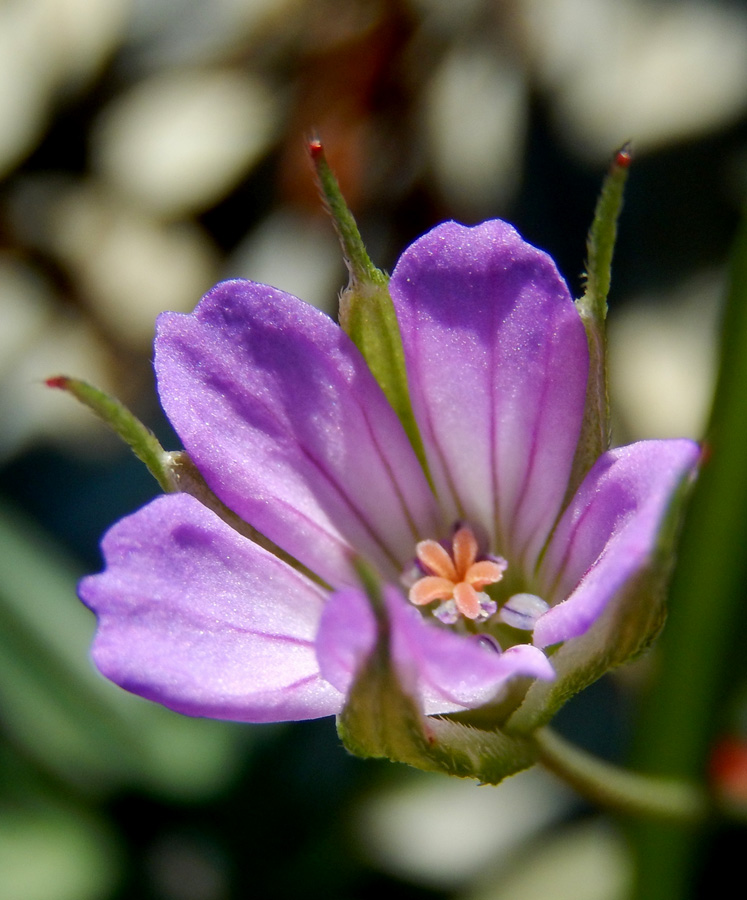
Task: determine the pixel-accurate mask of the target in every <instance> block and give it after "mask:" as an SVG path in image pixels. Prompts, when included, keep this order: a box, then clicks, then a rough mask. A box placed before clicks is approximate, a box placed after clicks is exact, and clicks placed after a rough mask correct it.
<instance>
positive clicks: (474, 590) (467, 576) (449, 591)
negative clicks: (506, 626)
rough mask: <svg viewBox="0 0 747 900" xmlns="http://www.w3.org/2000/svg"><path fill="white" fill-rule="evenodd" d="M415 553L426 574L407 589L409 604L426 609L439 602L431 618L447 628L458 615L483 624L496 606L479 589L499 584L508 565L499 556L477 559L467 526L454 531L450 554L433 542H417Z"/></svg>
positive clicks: (472, 537) (473, 540)
mask: <svg viewBox="0 0 747 900" xmlns="http://www.w3.org/2000/svg"><path fill="white" fill-rule="evenodd" d="M415 552H416V555H417V558H418V561H419V563H420V565H421V566H422V568H423V570H424V571H425V572H426V574H425V575H424V576H423V577H422V578H420V579H419V580H418V581H416V582H415V584H413V585H412V587H411V588H410V594H409V596H410V602H411V603H414V604H415V605H416V606H426V605H427V604H429V603H433V602H434V601H436V600H440V601H442V602H441V605H440V606H439V607H438V608H437V609H436V610H434V615H436V616H437V617H438V618H439V619H440V620H441V621H442V622H444V623H446V624H449V625H452V624H454V623H455V622H456V621H457V620H458V618H459V616H460V615H462V616H464V617H465V618H467V619H472V620H473V621H484V620H485V619H487V618H489V617H490V616H492V615H493V614H494V613H495V611H496V609H497V606H496V603H495V601H494V600H492V599H491V598H490V597H489V596H488V595H487V594H486V593H485V591H483V588H485V587H487V586H488V585H489V584H496V583H497V582H499V581H500V580H501V579H502V578H503V573H504V572H505V570H506V567H507V565H508V564H507V562H506V560H505V559H502V558H500V557H497V558H494V559H478V558H477V556H478V553H479V546H478V543H477V538H476V537H475V535H474V532H473V531H472V529H471V528H470V527H469V526H467V525H462V526H461V527H460V528H459V529H458V530H457V532H456V533H455V535H454V537H453V539H452V542H451V553H449V551H447V550H446V548H445V547H443V546H442V545H441V544H439V543H438V541H433V540H426V541H420V542H419V543H418V545H417V547H416V548H415Z"/></svg>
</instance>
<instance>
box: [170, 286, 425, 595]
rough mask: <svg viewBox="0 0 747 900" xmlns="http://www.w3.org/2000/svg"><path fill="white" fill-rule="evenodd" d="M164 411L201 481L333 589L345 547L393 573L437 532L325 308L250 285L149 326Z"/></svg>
mask: <svg viewBox="0 0 747 900" xmlns="http://www.w3.org/2000/svg"><path fill="white" fill-rule="evenodd" d="M155 365H156V372H157V375H158V386H159V392H160V395H161V401H162V403H163V406H164V409H165V410H166V413H167V414H168V416H169V418H170V419H171V421H172V423H173V424H174V427H175V428H176V430H177V432H178V434H179V436H180V437H181V439H182V441H183V442H184V446H185V448H186V450H187V451H188V452H189V454H190V456H191V457H192V458H193V459H194V461H195V462H196V463H197V465H198V467H199V469H200V471H201V472H202V474H203V476H204V477H205V479H206V481H207V483H208V484H209V486H210V487H211V488H212V490H213V491H214V492H215V493H216V494H217V495H218V496H219V497H220V499H221V500H223V502H224V503H226V504H227V505H228V506H229V507H231V509H233V510H234V511H235V512H237V513H238V514H239V515H240V516H241V517H242V518H244V519H245V520H246V521H247V522H250V523H251V524H252V525H253V526H254V527H256V528H257V529H259V531H261V532H263V533H264V534H265V535H267V536H268V537H269V538H270V539H271V540H273V541H274V542H275V543H277V544H278V545H279V546H281V547H282V548H283V549H285V550H286V551H288V552H289V553H290V554H292V555H293V556H295V557H296V558H297V559H299V560H300V561H301V562H303V563H304V564H305V565H306V566H308V567H309V568H310V569H311V570H312V571H314V572H316V573H317V574H319V575H320V576H321V577H322V578H324V579H325V580H327V581H328V582H329V583H330V584H332V585H334V586H339V585H341V584H344V583H346V582H350V581H351V580H352V574H351V569H350V565H349V559H350V548H351V547H352V548H355V551H356V552H357V553H359V554H361V555H363V556H365V557H366V558H367V559H368V560H369V561H371V562H372V563H373V564H375V565H376V567H377V568H378V569H379V571H381V572H383V573H386V574H388V575H389V576H394V575H395V573H398V572H399V570H400V569H401V567H402V565H403V564H404V563H405V562H406V561H407V560H408V559H409V558H410V557H411V556H412V552H413V547H414V545H415V541H416V540H417V539H418V538H419V537H425V536H430V535H431V534H432V533H433V532H434V531H435V530H436V528H437V525H436V521H437V519H436V511H435V503H434V500H433V497H432V495H431V492H430V489H429V487H428V484H427V481H426V479H425V476H424V475H423V472H422V470H421V467H420V465H419V463H418V462H417V458H416V457H415V454H414V452H413V451H412V448H411V446H410V444H409V441H408V439H407V437H406V435H405V432H404V430H403V428H402V427H401V425H400V423H399V420H398V419H397V416H396V415H395V413H394V411H393V410H392V408H391V406H390V405H389V404H388V402H387V401H386V399H385V397H384V395H383V393H382V392H381V390H380V388H379V386H378V385H377V384H376V382H375V381H374V378H373V376H372V375H371V373H370V371H369V370H368V368H367V366H366V364H365V362H364V361H363V358H362V357H361V355H360V354H359V352H358V350H357V348H356V347H355V346H354V345H353V344H352V342H351V341H350V340H349V339H348V337H347V336H346V335H345V334H344V333H343V332H342V331H341V329H340V328H339V327H338V326H337V325H336V324H335V323H334V322H333V321H332V320H331V319H330V318H329V317H328V316H326V315H324V314H323V313H321V312H320V311H319V310H317V309H315V308H313V307H312V306H309V305H308V304H306V303H304V302H303V301H301V300H298V299H297V298H296V297H292V296H290V295H289V294H285V293H283V292H281V291H277V290H275V289H274V288H270V287H266V286H264V285H260V284H254V283H252V282H248V281H230V282H224V283H222V284H219V285H217V287H215V288H213V290H211V291H210V292H209V293H208V294H207V295H206V296H205V297H204V298H203V300H202V302H201V303H200V305H199V306H198V307H197V309H196V310H195V312H194V314H193V315H180V314H177V313H164V314H163V315H162V316H161V317H160V318H159V321H158V336H157V339H156V361H155Z"/></svg>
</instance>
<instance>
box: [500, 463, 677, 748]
mask: <svg viewBox="0 0 747 900" xmlns="http://www.w3.org/2000/svg"><path fill="white" fill-rule="evenodd" d="M692 486H693V478H692V476H691V475H690V474H688V475H686V476H684V477H683V478H682V480H681V482H680V484H679V485H678V488H677V490H676V491H675V492H674V494H673V496H672V499H671V500H670V501H669V505H668V507H667V510H666V513H665V515H664V517H663V519H662V523H661V526H660V528H659V534H658V537H657V542H656V546H655V548H654V550H653V552H652V555H651V557H650V559H649V562H648V565H646V566H645V567H644V568H643V569H642V570H641V571H640V572H639V573H638V575H637V576H636V577H635V578H633V579H632V580H631V581H630V582H628V584H627V585H626V586H625V587H624V589H623V590H622V592H621V593H620V594H619V595H618V596H617V597H616V598H615V599H614V600H613V601H612V602H611V603H610V604H609V605H608V606H607V608H606V609H605V610H604V612H603V613H602V615H601V616H600V617H599V618H598V619H597V621H596V622H595V623H594V624H593V625H592V627H591V628H590V629H589V630H588V631H587V632H586V633H585V634H582V635H580V636H579V637H575V638H573V639H572V640H569V641H566V642H565V643H564V644H562V645H560V646H559V647H558V649H557V650H556V651H555V652H554V653H552V654H551V656H550V661H551V662H552V665H553V668H554V669H555V672H556V676H557V677H556V678H555V680H554V681H539V680H538V681H535V682H533V683H532V685H531V687H530V688H529V690H528V691H527V693H526V696H525V698H524V701H523V703H522V704H521V706H520V707H519V708H518V709H517V710H516V712H515V713H513V715H512V716H511V717H510V718H509V720H508V721H507V723H506V725H505V726H504V727H505V730H506V731H507V732H509V733H510V734H512V735H519V734H521V735H527V734H530V733H532V732H533V731H535V730H536V729H537V728H540V727H542V726H544V725H546V724H547V723H548V722H549V721H550V719H551V718H552V717H553V716H554V715H555V713H556V712H557V711H558V710H559V709H560V707H561V706H563V705H564V704H565V703H566V702H567V701H568V700H570V699H571V697H573V696H574V695H575V694H577V693H579V691H582V690H583V689H584V688H586V687H588V686H589V685H590V684H592V683H593V682H594V681H596V680H597V679H598V678H601V676H602V675H604V674H605V673H606V672H608V671H610V670H611V669H614V668H616V667H617V666H620V665H622V664H623V663H626V662H629V661H630V660H631V659H634V658H635V657H636V656H639V655H640V654H641V653H643V652H644V651H645V650H646V649H647V648H648V647H649V646H650V645H651V644H652V642H653V641H654V639H655V638H656V637H657V635H658V634H659V632H660V631H661V629H662V627H663V625H664V621H665V619H666V596H667V588H668V585H669V580H670V577H671V574H672V570H673V568H674V563H675V558H676V546H677V538H678V535H679V531H680V526H681V523H682V519H683V513H684V509H685V504H686V502H687V499H688V497H689V495H690V492H691V490H692Z"/></svg>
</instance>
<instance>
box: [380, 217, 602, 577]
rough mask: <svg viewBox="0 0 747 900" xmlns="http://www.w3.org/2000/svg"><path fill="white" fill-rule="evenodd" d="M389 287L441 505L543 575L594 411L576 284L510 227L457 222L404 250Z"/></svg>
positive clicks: (493, 547) (512, 558)
mask: <svg viewBox="0 0 747 900" xmlns="http://www.w3.org/2000/svg"><path fill="white" fill-rule="evenodd" d="M390 291H391V294H392V299H393V301H394V304H395V307H396V310H397V316H398V318H399V322H400V327H401V330H402V340H403V343H404V350H405V359H406V363H407V372H408V378H409V383H410V390H411V395H412V402H413V409H414V412H415V417H416V419H417V421H418V424H419V426H420V431H421V435H422V437H423V442H424V444H425V447H426V452H427V455H428V463H429V465H430V468H431V473H432V475H433V479H434V483H435V486H436V490H437V493H438V495H439V497H440V498H441V499H442V501H443V502H444V504H446V505H447V506H448V507H449V512H450V514H451V516H452V518H453V519H458V518H464V519H466V520H467V521H468V522H470V523H471V524H473V525H475V524H479V525H481V526H482V527H483V528H484V529H486V530H487V533H488V536H489V537H490V539H491V545H492V547H491V549H494V550H497V551H498V552H500V553H501V554H502V555H503V556H506V557H508V558H510V559H511V560H512V562H513V563H514V564H516V563H517V562H521V563H522V564H523V565H524V566H525V567H526V568H531V566H532V564H533V561H534V559H535V558H536V555H537V554H538V553H539V550H540V549H541V548H542V546H543V544H544V542H545V540H546V538H547V535H548V533H549V531H550V528H551V527H552V525H553V522H554V520H555V518H556V517H557V514H558V511H559V508H560V504H561V503H562V500H563V496H564V493H565V490H566V487H567V482H568V477H569V473H570V469H571V464H572V461H573V456H574V452H575V449H576V443H577V440H578V435H579V430H580V427H581V420H582V416H583V408H584V396H585V391H586V377H587V370H588V351H587V345H586V337H585V334H584V329H583V325H582V323H581V321H580V319H579V316H578V314H577V312H576V310H575V307H574V305H573V303H572V301H571V298H570V295H569V293H568V289H567V287H566V285H565V283H564V282H563V280H562V279H561V277H560V275H559V274H558V271H557V269H556V268H555V264H554V263H553V262H552V260H551V259H550V257H549V256H547V255H546V254H545V253H543V252H542V251H540V250H537V249H536V248H534V247H532V246H530V245H529V244H527V243H526V242H525V241H523V240H522V239H521V237H520V236H519V235H518V234H517V232H516V231H515V230H514V229H513V228H512V227H511V226H510V225H508V224H506V223H505V222H500V221H491V222H485V223H484V224H482V225H479V226H477V227H475V228H465V227H464V226H462V225H458V224H456V223H455V222H447V223H445V224H443V225H440V226H438V227H437V228H434V229H433V231H431V232H429V233H428V234H426V235H425V236H424V237H422V238H420V240H418V241H416V242H415V243H414V244H413V245H412V246H411V247H410V248H409V249H408V250H407V251H406V252H405V253H404V255H403V256H402V258H401V259H400V261H399V263H398V264H397V267H396V269H395V271H394V274H393V276H392V280H391V282H390Z"/></svg>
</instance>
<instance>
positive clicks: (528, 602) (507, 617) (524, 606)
mask: <svg viewBox="0 0 747 900" xmlns="http://www.w3.org/2000/svg"><path fill="white" fill-rule="evenodd" d="M548 609H550V607H549V605H548V604H547V603H545V601H544V600H543V599H542V597H538V596H537V595H536V594H514V595H513V597H509V599H508V601H507V602H506V603H505V604H504V606H503V607H502V608H501V611H500V615H499V618H500V620H501V621H502V622H505V623H506V625H510V626H511V627H512V628H518V629H520V630H521V631H532V630H533V629H534V625H535V623H536V621H537V619H539V617H540V616H541V615H542V614H543V613H546V612H547V610H548Z"/></svg>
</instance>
